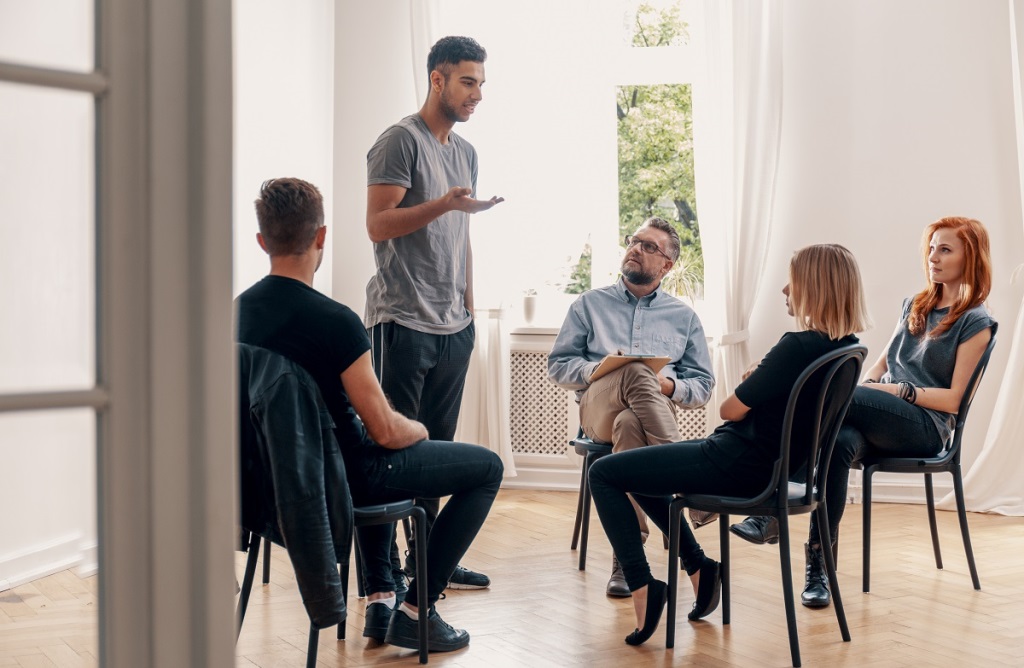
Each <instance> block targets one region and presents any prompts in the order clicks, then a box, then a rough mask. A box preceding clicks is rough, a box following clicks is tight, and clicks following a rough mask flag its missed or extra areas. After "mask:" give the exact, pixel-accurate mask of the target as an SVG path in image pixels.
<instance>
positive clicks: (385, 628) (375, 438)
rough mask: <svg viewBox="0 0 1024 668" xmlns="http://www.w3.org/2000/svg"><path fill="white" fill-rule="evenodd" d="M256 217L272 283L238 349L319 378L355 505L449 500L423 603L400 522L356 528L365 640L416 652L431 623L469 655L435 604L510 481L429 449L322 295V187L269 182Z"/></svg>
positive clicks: (351, 327)
mask: <svg viewBox="0 0 1024 668" xmlns="http://www.w3.org/2000/svg"><path fill="white" fill-rule="evenodd" d="M256 217H257V218H258V220H259V227H260V232H259V234H258V235H257V240H258V241H259V244H260V246H261V247H262V248H263V250H265V251H266V252H267V254H268V255H269V256H270V274H269V275H268V276H266V277H265V278H263V279H262V280H261V281H260V282H258V283H256V284H255V285H253V286H252V287H251V288H249V289H248V290H246V291H245V292H243V293H242V294H241V295H239V297H238V299H237V300H236V308H237V317H238V340H239V341H240V342H242V343H248V344H251V345H256V346H261V347H263V348H267V349H269V350H273V351H275V352H277V353H280V354H282V355H284V356H285V357H288V358H289V359H291V360H293V361H295V362H297V363H298V364H300V365H301V366H302V367H304V368H305V369H306V370H307V371H309V373H310V374H311V375H312V376H313V378H315V379H316V382H317V385H319V387H320V392H321V394H323V398H324V401H325V402H326V404H327V406H328V408H329V410H330V412H331V415H332V417H333V418H334V422H335V433H336V435H337V438H338V442H339V443H340V445H341V450H342V455H343V457H344V459H345V467H346V470H347V474H348V482H349V487H350V489H351V493H352V500H353V502H354V503H355V504H356V505H357V506H358V505H372V504H378V503H386V502H389V501H398V500H401V499H408V498H413V497H425V498H439V497H443V496H449V495H450V497H451V498H450V499H449V500H448V503H447V504H446V505H445V507H444V509H443V510H442V511H441V513H440V514H439V515H438V517H437V520H436V522H435V523H434V526H433V529H432V530H431V533H430V541H429V545H428V547H427V564H428V568H427V573H425V574H422V575H425V576H426V577H427V578H428V583H427V592H428V598H429V600H428V601H418V600H417V599H416V587H415V586H410V587H409V591H408V594H407V597H406V599H405V601H404V602H402V601H398V600H397V598H396V595H395V589H396V588H395V582H394V581H393V580H392V576H391V560H390V554H389V552H390V546H391V537H392V533H393V531H394V527H393V525H391V524H386V525H378V526H370V527H360V528H359V529H358V532H359V546H360V549H361V551H362V554H363V564H364V574H365V577H366V582H367V590H366V591H367V600H368V603H367V608H366V625H365V628H364V630H363V635H364V636H367V637H369V638H374V639H376V640H383V641H384V642H387V643H389V644H392V645H398V646H400V647H408V648H411V649H415V648H417V647H418V637H419V636H418V632H417V626H416V620H417V619H418V615H421V614H426V615H429V627H430V638H429V647H430V651H432V652H443V651H450V650H456V649H460V648H462V647H465V646H466V645H467V644H469V634H468V633H467V632H466V631H464V630H461V629H454V628H452V627H451V626H449V625H448V624H446V623H445V622H444V621H443V620H442V619H441V618H440V616H439V615H438V614H437V612H436V610H435V609H434V603H435V602H436V601H437V599H438V598H439V597H440V595H441V592H442V591H443V590H444V588H445V586H446V585H447V584H448V579H449V578H450V576H451V574H452V571H453V570H454V569H455V566H456V565H457V564H458V563H459V560H460V559H461V558H462V556H463V554H465V552H466V550H467V549H468V548H469V546H470V544H471V543H472V542H473V538H474V537H475V536H476V534H477V532H478V531H479V530H480V527H481V526H482V525H483V523H484V520H485V519H486V518H487V513H488V511H489V510H490V508H491V504H492V502H493V501H494V497H495V496H496V495H497V493H498V487H499V485H500V483H501V477H502V471H503V468H502V463H501V460H500V459H499V458H498V456H497V455H495V454H494V453H493V452H491V451H490V450H487V449H486V448H482V447H480V446H476V445H467V444H464V443H452V442H440V441H430V440H426V439H427V430H426V428H425V427H424V426H423V425H422V424H420V423H419V422H416V421H414V420H409V419H408V418H405V417H404V416H402V415H401V414H400V413H397V412H396V411H395V410H394V409H392V408H391V405H390V404H389V403H388V400H387V398H386V397H385V396H384V393H383V391H382V390H381V388H380V385H379V384H378V382H377V379H376V377H375V376H374V373H373V366H372V363H371V360H370V341H369V339H368V338H367V335H366V330H365V329H364V328H363V324H362V322H361V321H360V319H359V317H358V316H357V315H356V314H355V313H353V312H352V310H351V309H349V308H348V307H347V306H344V305H343V304H339V303H338V302H336V301H334V300H332V299H329V298H328V297H326V296H324V295H323V294H321V293H319V292H317V291H316V290H314V289H313V287H312V285H313V274H314V272H315V271H316V270H317V268H318V267H319V266H320V261H321V260H322V259H323V252H324V250H323V249H324V242H325V239H326V235H327V228H326V227H325V225H324V213H323V199H322V197H321V195H320V192H319V190H317V188H316V187H315V186H313V185H312V184H309V183H306V182H305V181H302V180H299V179H291V178H285V179H273V180H270V181H267V182H265V183H264V184H263V186H262V188H261V189H260V197H259V199H257V200H256Z"/></svg>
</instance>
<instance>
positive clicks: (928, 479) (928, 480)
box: [924, 473, 942, 571]
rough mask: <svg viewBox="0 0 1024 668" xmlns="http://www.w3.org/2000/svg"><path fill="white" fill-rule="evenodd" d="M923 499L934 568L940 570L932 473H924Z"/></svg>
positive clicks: (940, 554)
mask: <svg viewBox="0 0 1024 668" xmlns="http://www.w3.org/2000/svg"><path fill="white" fill-rule="evenodd" d="M924 499H925V503H926V505H927V506H928V528H930V529H931V531H932V549H933V550H934V551H935V568H937V569H939V570H940V571H941V570H942V552H941V551H940V550H939V526H938V524H937V523H936V522H935V491H934V490H933V489H932V474H931V473H925V474H924Z"/></svg>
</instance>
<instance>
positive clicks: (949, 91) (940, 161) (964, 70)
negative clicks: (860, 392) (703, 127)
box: [750, 0, 1024, 465]
mask: <svg viewBox="0 0 1024 668" xmlns="http://www.w3.org/2000/svg"><path fill="white" fill-rule="evenodd" d="M783 23H784V30H785V37H784V82H785V83H784V93H783V128H782V148H781V159H780V166H779V179H778V191H777V200H776V206H775V210H774V227H773V236H772V240H771V246H770V250H769V260H768V263H767V271H766V274H765V278H764V283H763V284H762V290H761V292H760V294H759V296H758V301H757V306H756V308H755V311H754V315H753V318H752V322H751V327H750V330H751V355H752V356H755V357H756V356H760V355H761V354H763V353H764V352H765V351H766V350H767V349H768V348H769V347H770V346H771V345H772V344H773V343H774V342H775V340H776V339H777V338H778V336H779V335H780V334H781V332H782V331H784V330H785V329H786V328H788V327H790V326H791V321H790V319H789V318H787V316H786V314H785V310H784V308H783V298H782V295H781V294H780V293H779V290H780V289H781V288H782V286H783V285H784V284H785V283H786V280H787V279H786V272H787V269H788V262H789V257H790V255H791V254H792V252H793V251H794V250H795V249H796V248H799V247H800V246H803V245H806V244H811V243H819V242H838V243H842V244H844V245H846V246H848V247H849V248H850V249H851V250H852V251H853V252H854V253H855V254H856V256H857V258H858V260H859V261H860V264H861V270H862V272H863V274H864V278H865V284H866V287H867V292H868V303H869V306H870V308H871V311H872V315H873V316H874V320H875V328H874V329H873V330H871V331H869V332H867V333H865V334H864V335H863V336H862V337H861V338H862V340H863V341H864V342H865V343H866V344H867V345H868V347H869V349H870V357H871V358H872V360H873V359H874V358H876V357H877V355H878V354H879V353H880V351H881V350H882V349H883V347H884V345H885V343H886V341H887V339H888V336H889V335H890V334H891V332H892V327H893V325H894V324H895V320H896V318H897V317H898V315H899V308H900V304H901V302H902V299H903V297H905V296H908V295H911V294H913V293H914V292H917V291H919V290H920V289H921V288H922V287H923V285H924V274H923V273H922V260H921V254H920V250H919V248H920V246H919V244H920V235H921V232H922V230H923V228H924V227H925V226H926V225H927V224H928V223H930V222H932V221H934V220H935V219H937V218H940V217H942V216H947V215H965V216H970V217H974V218H977V219H979V220H981V221H982V222H984V223H985V224H986V226H987V227H988V229H989V232H990V234H991V237H992V242H993V248H992V250H993V264H994V266H995V281H994V287H993V291H992V296H991V299H990V300H989V305H990V307H991V309H992V310H993V312H994V315H995V317H996V319H997V320H999V321H1000V326H1001V329H1000V332H999V338H1000V344H999V345H998V346H997V348H996V351H995V353H994V358H993V363H992V364H991V366H990V367H989V371H988V375H987V377H986V379H985V382H984V383H983V385H982V387H981V389H980V391H979V395H978V397H977V399H976V400H975V402H974V406H973V408H972V413H971V419H970V421H969V423H968V428H967V434H966V439H965V444H964V463H965V465H969V464H970V462H973V461H974V459H975V458H976V456H977V454H978V452H979V451H980V448H981V446H982V443H983V440H984V434H985V430H986V428H987V425H988V421H989V418H990V416H991V413H992V408H993V402H994V395H995V393H996V391H997V389H998V387H999V384H1000V381H1001V379H1002V371H1003V367H1004V365H1005V360H1006V358H1007V356H1008V353H1009V350H1010V343H1011V341H1012V340H1013V339H1014V337H1019V336H1020V333H1018V332H1014V331H1013V327H1014V318H1015V317H1016V312H1017V306H1018V304H1020V302H1021V291H1022V287H1024V286H1021V285H1017V286H1011V285H1010V283H1009V277H1010V273H1011V271H1012V270H1013V268H1014V267H1016V266H1017V265H1018V264H1019V263H1020V262H1021V261H1022V260H1024V239H1022V233H1021V227H1022V226H1021V204H1020V193H1019V191H1018V180H1017V179H1018V176H1017V174H1018V172H1017V159H1016V155H1015V151H1014V136H1015V135H1014V118H1013V101H1012V97H1011V94H1012V80H1011V74H1010V45H1009V22H1008V8H1007V4H1006V3H1005V2H975V1H973V0H947V1H946V2H943V3H942V11H936V9H935V3H932V2H928V0H903V1H902V2H889V1H887V0H864V1H861V2H857V3H850V2H841V1H839V0H827V1H824V2H798V1H790V2H786V3H784V19H783Z"/></svg>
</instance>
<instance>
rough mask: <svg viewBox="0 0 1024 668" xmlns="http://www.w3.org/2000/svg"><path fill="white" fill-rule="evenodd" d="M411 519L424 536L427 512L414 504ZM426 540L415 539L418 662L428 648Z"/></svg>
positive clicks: (425, 660) (422, 659)
mask: <svg viewBox="0 0 1024 668" xmlns="http://www.w3.org/2000/svg"><path fill="white" fill-rule="evenodd" d="M412 521H413V525H414V526H413V529H414V530H415V532H416V535H417V536H420V537H425V536H426V535H427V512H426V511H425V510H423V509H422V508H420V507H419V506H415V507H413V509H412ZM427 568H428V564H427V541H425V540H417V541H416V598H417V601H416V603H417V605H418V606H419V624H418V626H419V634H420V663H426V662H427V652H428V648H429V642H430V638H429V629H428V627H427V619H428V616H429V613H430V609H429V605H428V603H427V600H428V594H427V578H426V575H427Z"/></svg>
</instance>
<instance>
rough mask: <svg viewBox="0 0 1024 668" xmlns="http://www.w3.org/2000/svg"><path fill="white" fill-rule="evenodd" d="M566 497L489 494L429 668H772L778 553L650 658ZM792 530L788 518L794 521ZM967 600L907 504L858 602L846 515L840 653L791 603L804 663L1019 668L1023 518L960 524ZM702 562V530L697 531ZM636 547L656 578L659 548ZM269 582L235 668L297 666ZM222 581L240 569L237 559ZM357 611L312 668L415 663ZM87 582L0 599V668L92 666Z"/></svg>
mask: <svg viewBox="0 0 1024 668" xmlns="http://www.w3.org/2000/svg"><path fill="white" fill-rule="evenodd" d="M575 507H576V495H575V493H565V492H534V491H516V490H505V491H502V492H501V494H500V495H499V497H498V502H497V503H496V505H495V507H494V509H493V510H492V512H491V516H490V518H489V519H488V521H487V524H486V525H485V527H484V529H483V532H482V533H481V535H480V536H479V537H478V539H477V541H476V543H475V544H474V546H473V548H472V549H471V551H470V553H469V554H468V555H467V556H466V558H465V559H464V563H465V564H466V565H467V566H470V567H472V568H474V569H478V570H480V571H483V572H485V573H487V574H489V575H490V576H491V578H492V580H493V585H492V587H491V588H490V589H489V590H485V591H467V592H448V598H447V600H445V601H442V602H441V603H440V604H439V606H438V609H439V611H440V612H441V614H442V616H443V617H444V618H445V619H446V620H447V621H449V622H450V623H452V624H453V625H455V626H457V627H462V628H466V629H467V630H468V631H469V632H470V634H471V636H472V642H471V643H470V646H469V647H468V648H467V649H465V650H461V651H459V652H454V653H451V654H432V655H431V657H430V664H431V665H435V666H449V667H453V668H454V667H457V666H486V667H487V668H498V667H501V666H530V668H542V667H546V666H573V665H579V666H584V665H585V666H598V667H601V666H608V667H612V666H627V665H628V666H640V667H643V666H668V665H676V666H690V665H692V666H758V667H763V666H788V665H790V655H789V645H788V641H787V636H786V622H785V612H784V608H783V603H782V593H781V585H780V581H779V559H778V547H777V546H772V547H757V546H753V545H749V544H747V543H744V542H742V541H740V540H734V541H733V542H732V548H733V552H732V555H733V570H732V573H733V590H732V591H733V596H732V600H733V611H732V623H731V624H730V625H729V626H728V627H725V626H723V625H722V616H721V610H720V609H719V610H718V611H716V612H715V613H714V614H712V615H711V616H710V617H709V618H708V619H706V620H704V621H701V622H689V621H687V620H686V617H685V612H686V611H687V610H688V609H689V607H690V603H691V594H690V593H689V592H684V593H683V594H682V595H681V597H680V612H681V613H682V614H681V615H680V619H679V622H678V625H677V631H676V646H675V648H674V649H672V650H667V649H665V633H664V623H663V626H662V628H661V629H659V630H658V632H657V633H656V634H655V636H654V637H653V638H652V639H651V640H649V641H648V642H647V644H646V645H644V646H642V647H629V646H627V645H626V644H624V643H623V638H624V637H625V636H626V634H628V633H629V632H630V631H632V630H633V626H634V625H633V621H632V620H633V615H632V609H631V604H630V602H629V601H628V600H613V599H608V598H606V597H605V595H604V587H605V583H606V581H607V577H608V572H609V565H610V560H611V556H610V555H611V553H610V550H609V547H608V542H607V540H606V539H605V537H604V534H603V533H602V531H601V527H600V524H599V523H598V521H597V519H596V516H595V519H594V521H593V524H592V526H591V541H590V549H589V559H588V565H587V571H585V572H581V571H578V570H577V569H576V559H577V556H576V553H575V552H570V551H569V539H570V535H571V531H572V522H573V516H574V512H575ZM798 521H799V524H800V525H802V524H803V520H802V518H798ZM970 524H971V536H972V538H973V541H974V548H975V554H976V555H977V560H978V568H979V570H980V575H981V581H982V587H983V589H982V591H980V592H978V591H975V590H974V589H973V588H972V587H971V582H970V576H969V575H968V573H967V564H966V561H965V558H964V555H963V548H962V545H961V543H960V536H959V530H958V528H957V522H956V515H955V514H954V513H946V512H942V513H939V531H940V537H941V539H942V541H943V546H944V552H943V556H944V559H945V567H946V568H945V570H942V571H939V570H936V568H935V564H934V561H933V558H932V550H931V544H930V540H929V537H928V527H927V520H926V516H925V510H924V507H923V506H904V505H889V504H876V506H875V511H874V541H873V545H874V550H873V565H874V566H873V572H872V592H871V593H870V594H863V593H861V591H860V590H861V586H860V585H861V579H860V570H861V556H860V548H861V539H860V529H861V507H860V506H851V507H850V508H849V510H848V514H847V517H846V520H845V522H844V525H843V535H842V545H841V551H840V563H839V577H840V584H841V586H842V591H843V594H844V601H845V603H846V611H847V616H848V618H849V622H850V630H851V634H852V636H853V641H852V642H850V643H843V642H842V640H841V638H840V636H839V630H838V627H837V625H836V619H835V614H834V612H833V609H832V608H826V609H824V610H809V609H806V608H803V607H802V606H800V605H799V603H798V604H797V617H798V626H799V632H800V645H801V650H802V657H803V663H804V665H805V666H821V665H830V666H922V665H923V666H979V665H985V666H1024V556H1022V555H1024V518H1007V517H1001V516H997V515H979V514H971V515H970ZM697 536H698V538H699V539H700V540H701V541H702V542H703V543H704V547H705V549H706V551H707V552H708V554H710V555H712V556H717V555H718V529H717V525H714V524H713V525H710V526H709V527H705V528H703V529H701V530H700V531H698V533H697ZM651 542H652V543H657V545H656V546H652V547H648V555H649V557H650V559H651V562H652V566H653V568H654V569H655V573H656V575H659V576H660V574H664V573H665V562H666V554H667V553H666V552H665V551H664V550H663V549H662V548H661V545H660V541H651ZM802 542H803V538H802V537H801V538H800V539H794V541H793V544H792V546H791V547H792V554H793V562H794V576H795V578H796V581H797V582H798V583H801V582H802V577H803V576H802V573H803V548H802ZM272 563H273V569H272V574H271V584H270V585H268V586H261V585H259V584H258V583H257V585H256V586H255V587H254V589H253V595H252V599H251V600H250V607H249V612H248V614H247V616H246V619H245V625H244V628H243V630H242V635H241V638H240V640H239V642H238V646H237V650H238V651H237V656H238V658H237V662H236V665H237V666H244V667H246V668H249V667H251V666H261V667H270V666H303V665H305V648H306V634H307V629H308V620H307V618H306V616H305V613H304V612H303V609H302V606H301V604H300V602H299V597H298V593H297V590H296V587H295V579H294V575H293V574H292V572H291V566H290V564H289V562H288V560H287V557H286V555H285V553H284V552H283V551H282V550H278V549H277V548H275V552H274V556H273V559H272ZM237 568H238V572H239V573H241V572H242V569H243V558H242V556H241V555H239V556H238V559H237ZM363 610H364V602H363V601H360V600H357V599H355V598H354V597H353V598H352V600H351V601H350V607H349V621H348V635H349V640H347V641H344V642H338V641H337V640H335V630H334V629H327V630H324V631H323V632H322V633H321V635H320V649H319V663H318V665H320V666H362V665H410V666H411V665H414V664H416V657H415V652H413V651H411V650H404V649H399V648H395V647H390V646H386V645H385V646H378V645H376V644H375V643H373V642H368V641H367V640H366V639H364V638H362V637H361V635H360V633H361V631H362V622H363ZM95 619H96V585H95V578H89V579H85V580H82V579H79V578H78V577H76V576H75V575H74V574H72V573H70V572H64V573H58V574H56V575H52V576H50V577H48V578H44V579H42V580H39V581H36V582H34V583H31V584H27V585H23V586H21V587H17V588H15V589H13V590H9V591H6V592H2V593H0V666H62V667H63V666H95V665H96V664H97V660H96V639H95V633H96V623H95Z"/></svg>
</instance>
